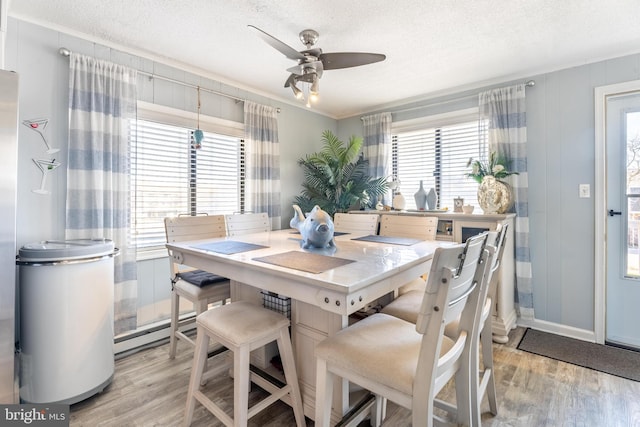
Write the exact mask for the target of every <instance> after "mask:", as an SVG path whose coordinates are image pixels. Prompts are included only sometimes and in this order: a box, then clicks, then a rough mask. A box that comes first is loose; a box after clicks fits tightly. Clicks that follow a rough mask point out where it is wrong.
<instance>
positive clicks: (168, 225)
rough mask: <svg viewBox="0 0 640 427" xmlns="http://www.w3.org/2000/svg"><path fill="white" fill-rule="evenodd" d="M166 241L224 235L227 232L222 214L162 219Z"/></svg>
mask: <svg viewBox="0 0 640 427" xmlns="http://www.w3.org/2000/svg"><path fill="white" fill-rule="evenodd" d="M164 226H165V232H166V237H167V242H169V243H175V242H184V241H187V240H198V239H208V238H213V237H224V236H226V234H227V229H226V226H225V219H224V215H202V216H178V217H168V218H165V219H164Z"/></svg>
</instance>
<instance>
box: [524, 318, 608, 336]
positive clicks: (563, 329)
mask: <svg viewBox="0 0 640 427" xmlns="http://www.w3.org/2000/svg"><path fill="white" fill-rule="evenodd" d="M518 326H522V327H525V328H531V329H537V330H539V331H543V332H549V333H552V334H556V335H562V336H565V337H569V338H575V339H578V340H582V341H589V342H596V334H595V332H594V331H589V330H586V329H580V328H575V327H573V326H567V325H561V324H559V323H553V322H548V321H546V320H538V319H533V320H525V319H522V318H518Z"/></svg>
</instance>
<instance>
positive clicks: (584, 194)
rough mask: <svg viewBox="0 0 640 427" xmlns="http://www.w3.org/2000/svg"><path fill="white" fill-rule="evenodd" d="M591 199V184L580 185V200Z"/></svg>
mask: <svg viewBox="0 0 640 427" xmlns="http://www.w3.org/2000/svg"><path fill="white" fill-rule="evenodd" d="M589 197H591V186H590V185H589V184H580V198H583V199H584V198H587V199H588V198H589Z"/></svg>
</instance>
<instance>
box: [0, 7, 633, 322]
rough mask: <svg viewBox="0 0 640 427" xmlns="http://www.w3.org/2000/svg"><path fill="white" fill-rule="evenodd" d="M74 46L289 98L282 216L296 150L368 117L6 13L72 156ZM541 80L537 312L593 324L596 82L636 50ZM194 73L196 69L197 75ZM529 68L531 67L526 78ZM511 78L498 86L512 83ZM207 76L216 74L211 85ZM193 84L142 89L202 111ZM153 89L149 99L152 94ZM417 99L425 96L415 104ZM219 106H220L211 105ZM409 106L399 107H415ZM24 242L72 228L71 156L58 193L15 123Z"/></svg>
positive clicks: (27, 93)
mask: <svg viewBox="0 0 640 427" xmlns="http://www.w3.org/2000/svg"><path fill="white" fill-rule="evenodd" d="M61 46H64V47H68V48H69V49H72V50H74V51H78V52H82V53H85V54H89V55H93V56H96V57H99V58H106V59H109V60H112V61H114V62H122V63H126V64H129V65H132V66H134V67H136V68H139V69H141V70H145V71H150V72H158V73H159V72H162V73H165V72H170V73H175V74H171V77H174V78H176V79H180V80H182V79H184V80H185V81H191V82H194V81H195V82H200V83H201V84H202V85H203V86H207V87H211V88H213V89H221V90H230V91H231V92H230V93H232V94H233V95H236V96H239V97H243V98H247V99H252V100H256V101H257V102H261V103H264V104H269V105H273V106H277V107H281V108H282V112H281V113H280V116H279V131H280V142H281V147H282V148H281V155H282V159H281V164H282V174H281V175H282V178H283V179H282V194H283V225H286V224H287V223H288V218H289V217H290V216H291V212H290V210H291V208H290V205H291V200H292V198H293V197H294V196H295V195H296V194H298V192H299V191H300V186H299V183H300V182H301V181H302V179H303V177H302V173H301V171H300V168H299V167H298V166H297V164H296V160H297V159H298V158H300V157H302V156H303V155H305V154H307V153H309V152H313V151H317V150H318V149H319V148H320V146H321V143H320V136H321V134H322V131H324V130H325V129H330V130H333V131H334V132H336V133H337V135H338V136H339V137H340V138H342V139H345V140H346V139H348V138H349V136H351V135H358V136H361V135H362V127H361V122H360V117H359V116H358V117H352V118H347V119H343V120H339V121H337V122H336V121H335V120H333V119H330V118H327V117H325V116H322V115H319V114H315V113H314V112H313V111H308V110H306V109H304V108H296V107H293V106H291V105H288V104H284V105H281V104H279V103H278V102H277V101H273V100H269V99H267V98H264V97H261V96H258V95H255V94H252V93H248V92H246V91H242V90H239V89H237V88H232V87H228V86H224V85H221V84H220V83H217V82H213V81H207V80H206V79H205V80H200V79H199V78H198V77H197V76H194V75H191V74H189V73H186V72H184V71H180V70H175V69H170V68H168V67H166V66H163V65H161V64H158V63H156V62H154V61H150V60H147V59H144V58H139V57H136V56H133V55H127V54H125V53H122V52H117V51H115V50H113V49H110V48H106V47H103V46H99V45H96V44H94V43H91V42H88V41H85V40H80V39H78V38H76V37H71V36H68V35H66V34H63V33H60V32H57V31H52V30H48V29H44V28H41V27H38V26H35V25H32V24H27V23H24V22H20V21H16V20H11V19H10V20H9V31H8V34H7V46H6V50H7V51H6V66H7V68H9V69H14V70H15V71H18V72H19V73H20V74H21V88H20V89H21V96H20V100H21V102H20V108H21V112H20V118H21V120H23V119H32V118H36V117H49V118H50V119H51V123H50V124H49V128H48V129H47V132H48V134H49V135H50V141H51V144H52V145H54V146H56V147H62V148H63V150H62V151H61V152H60V159H62V160H63V163H64V158H65V156H66V153H65V152H64V147H65V145H66V139H67V135H66V122H67V112H66V109H67V78H68V71H67V68H68V62H67V61H68V60H67V59H66V58H63V57H61V56H60V55H59V54H58V53H57V51H58V48H59V47H61ZM529 78H531V79H534V80H535V81H536V86H535V87H533V88H527V109H528V154H529V209H530V229H531V258H532V264H533V280H534V305H535V313H536V319H537V320H542V321H547V322H551V323H555V324H559V325H564V326H568V327H573V328H578V329H583V330H588V331H592V330H593V328H594V325H593V313H594V309H593V304H594V269H593V263H594V218H595V217H594V215H595V213H594V198H593V195H594V194H595V188H594V182H595V176H594V173H595V171H594V150H595V148H594V99H593V93H594V88H595V87H597V86H602V85H608V84H613V83H618V82H622V81H628V80H636V79H640V55H632V56H627V57H623V58H617V59H612V60H607V61H603V62H598V63H593V64H586V65H583V66H580V67H575V68H570V69H566V70H560V71H556V72H550V73H547V74H542V75H536V76H530V77H529ZM193 79H195V80H193ZM524 80H528V78H527V79H523V80H522V81H524ZM511 83H513V82H505V83H504V84H500V85H497V86H502V85H506V84H511ZM209 84H210V85H209ZM484 89H486V88H479V89H478V90H474V91H473V92H470V91H467V92H463V93H456V94H453V95H451V96H449V97H442V98H437V99H431V100H426V101H422V102H412V103H408V104H406V105H403V106H401V107H394V108H390V109H389V110H386V111H391V112H394V111H397V113H396V114H394V115H393V118H394V120H405V119H409V118H414V117H418V116H421V115H426V114H435V113H441V112H446V111H453V110H456V109H460V108H468V107H471V106H474V105H475V102H476V101H475V98H474V96H473V94H475V93H477V92H478V91H479V90H484ZM192 92H193V90H192V89H185V88H181V87H179V86H175V85H173V86H171V85H170V86H166V87H159V86H156V87H154V88H153V90H150V89H148V88H147V90H143V91H141V96H143V97H144V100H146V101H151V102H153V101H155V102H158V103H164V104H166V105H169V106H172V107H176V108H184V109H186V110H189V111H195V101H194V99H195V98H194V94H193V93H192ZM149 98H151V99H149ZM417 106H426V107H427V108H424V109H417V108H415V107H417ZM210 108H212V109H213V110H211V111H209V109H210ZM237 108H239V107H238V106H237V105H236V104H235V103H232V104H228V103H227V104H225V103H211V104H208V103H206V102H204V101H203V105H202V109H203V113H204V114H207V113H209V114H213V115H221V116H223V118H235V119H236V120H241V116H238V111H237ZM407 109H410V110H408V111H400V110H407ZM19 141H20V142H19V169H18V176H19V188H18V192H19V193H18V244H19V245H20V244H23V243H25V242H27V241H33V240H39V239H44V238H60V237H62V236H63V228H64V209H65V201H64V193H65V172H64V165H63V166H62V167H60V168H59V169H58V170H57V171H56V172H54V173H53V174H52V176H51V181H50V183H49V188H52V189H53V191H52V194H51V195H50V196H41V195H36V194H33V193H32V192H31V189H32V188H37V187H38V186H39V184H40V172H39V171H38V170H37V169H36V167H35V166H34V165H33V164H32V162H31V158H37V157H38V156H41V155H42V153H43V151H44V150H43V146H42V145H41V144H42V143H41V141H39V139H38V136H37V135H36V134H35V133H33V132H32V131H29V130H28V129H26V128H21V129H20V135H19ZM579 184H590V185H591V188H592V197H591V198H589V199H580V198H579V197H578V185H579Z"/></svg>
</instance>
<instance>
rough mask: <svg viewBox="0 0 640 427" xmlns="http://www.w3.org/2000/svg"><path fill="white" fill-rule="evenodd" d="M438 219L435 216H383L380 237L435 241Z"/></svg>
mask: <svg viewBox="0 0 640 427" xmlns="http://www.w3.org/2000/svg"><path fill="white" fill-rule="evenodd" d="M437 230H438V218H437V217H433V216H410V215H382V218H381V219H380V235H381V236H392V237H412V238H415V239H421V240H435V239H436V233H437Z"/></svg>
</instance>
